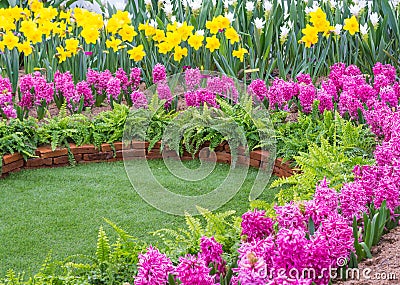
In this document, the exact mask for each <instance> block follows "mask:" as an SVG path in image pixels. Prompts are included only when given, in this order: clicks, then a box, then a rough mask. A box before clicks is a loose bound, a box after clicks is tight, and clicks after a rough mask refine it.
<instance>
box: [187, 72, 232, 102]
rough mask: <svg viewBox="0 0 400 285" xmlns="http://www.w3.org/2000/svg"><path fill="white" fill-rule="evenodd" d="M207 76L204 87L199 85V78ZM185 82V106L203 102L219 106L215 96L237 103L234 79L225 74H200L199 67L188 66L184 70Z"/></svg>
mask: <svg viewBox="0 0 400 285" xmlns="http://www.w3.org/2000/svg"><path fill="white" fill-rule="evenodd" d="M203 78H207V81H206V82H205V83H206V87H201V80H202V79H203ZM185 82H186V87H187V88H188V91H187V92H186V93H185V101H186V106H194V107H201V106H203V105H204V104H205V103H206V104H207V105H208V106H210V107H214V108H219V105H218V103H217V96H219V97H221V98H226V99H228V100H230V101H231V102H232V103H233V104H235V103H237V100H238V97H239V91H238V90H237V88H236V85H235V81H234V80H233V79H232V78H230V77H228V76H226V75H222V76H221V77H219V76H212V75H202V74H201V72H200V70H199V69H197V68H196V69H193V68H189V69H186V71H185Z"/></svg>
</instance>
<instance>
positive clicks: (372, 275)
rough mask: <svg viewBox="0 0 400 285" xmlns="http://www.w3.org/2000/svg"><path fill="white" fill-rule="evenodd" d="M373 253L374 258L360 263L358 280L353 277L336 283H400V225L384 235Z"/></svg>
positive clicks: (382, 284) (355, 284) (379, 284)
mask: <svg viewBox="0 0 400 285" xmlns="http://www.w3.org/2000/svg"><path fill="white" fill-rule="evenodd" d="M371 253H372V256H373V258H371V259H367V260H364V261H363V262H361V263H360V264H359V265H358V267H359V270H360V271H359V272H360V278H359V279H358V280H354V279H353V280H348V281H344V282H337V283H336V284H340V285H367V284H374V285H385V284H400V227H397V228H395V229H393V230H392V231H390V232H389V233H387V234H386V235H384V236H383V237H382V239H381V241H380V242H379V243H378V245H376V246H374V247H373V248H372V251H371ZM363 272H365V273H364V274H363Z"/></svg>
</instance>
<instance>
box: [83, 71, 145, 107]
mask: <svg viewBox="0 0 400 285" xmlns="http://www.w3.org/2000/svg"><path fill="white" fill-rule="evenodd" d="M140 80H141V70H140V69H139V68H136V67H135V68H131V70H130V74H129V76H128V75H127V73H126V72H125V71H124V70H123V69H122V68H118V70H117V71H116V72H115V76H113V74H112V73H111V72H110V71H109V70H105V71H102V72H99V71H95V70H93V69H89V70H88V72H87V74H86V81H87V83H88V84H89V86H90V87H91V88H92V89H93V93H95V94H97V95H99V96H102V95H106V96H107V99H108V100H110V99H111V98H112V99H113V100H114V101H118V102H120V101H121V100H122V97H123V96H122V95H124V94H129V97H132V93H133V92H135V91H137V89H138V87H139V84H140ZM134 105H135V104H134Z"/></svg>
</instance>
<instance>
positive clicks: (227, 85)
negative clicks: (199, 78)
mask: <svg viewBox="0 0 400 285" xmlns="http://www.w3.org/2000/svg"><path fill="white" fill-rule="evenodd" d="M207 89H208V90H209V91H211V92H212V93H214V94H216V95H218V96H220V97H222V98H226V99H229V100H231V101H232V102H233V103H236V102H237V100H238V97H239V92H238V90H237V89H236V86H235V81H234V80H233V79H232V78H230V77H228V76H226V75H222V76H221V77H219V76H211V77H209V78H208V79H207Z"/></svg>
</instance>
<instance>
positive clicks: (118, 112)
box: [92, 103, 129, 147]
mask: <svg viewBox="0 0 400 285" xmlns="http://www.w3.org/2000/svg"><path fill="white" fill-rule="evenodd" d="M128 113H129V108H128V107H127V106H125V105H119V104H116V103H114V109H113V110H112V111H107V112H102V113H100V114H99V115H98V116H97V117H96V118H95V119H94V120H93V125H92V128H93V144H94V145H95V146H96V147H100V146H101V144H102V143H103V142H107V143H113V142H116V141H121V140H122V137H123V132H124V125H125V122H126V118H127V117H128Z"/></svg>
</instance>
